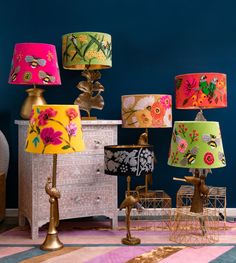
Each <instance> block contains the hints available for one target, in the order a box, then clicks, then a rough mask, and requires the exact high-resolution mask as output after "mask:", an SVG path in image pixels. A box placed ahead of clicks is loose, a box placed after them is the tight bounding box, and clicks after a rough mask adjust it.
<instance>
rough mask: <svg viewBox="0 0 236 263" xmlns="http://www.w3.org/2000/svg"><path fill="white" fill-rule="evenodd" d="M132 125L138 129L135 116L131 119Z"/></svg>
mask: <svg viewBox="0 0 236 263" xmlns="http://www.w3.org/2000/svg"><path fill="white" fill-rule="evenodd" d="M132 123H133V124H134V126H135V127H137V128H138V127H139V122H138V120H137V118H136V117H135V116H133V117H132Z"/></svg>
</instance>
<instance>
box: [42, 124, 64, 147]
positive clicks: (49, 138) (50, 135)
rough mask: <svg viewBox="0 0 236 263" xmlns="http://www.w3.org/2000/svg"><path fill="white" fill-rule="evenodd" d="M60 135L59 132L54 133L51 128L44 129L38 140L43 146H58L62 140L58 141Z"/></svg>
mask: <svg viewBox="0 0 236 263" xmlns="http://www.w3.org/2000/svg"><path fill="white" fill-rule="evenodd" d="M61 135H62V132H61V131H56V132H54V129H53V128H44V129H42V131H41V133H40V138H41V139H42V141H43V143H44V144H45V145H49V144H52V145H58V144H61V143H62V140H61V139H60V136H61Z"/></svg>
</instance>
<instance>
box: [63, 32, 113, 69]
mask: <svg viewBox="0 0 236 263" xmlns="http://www.w3.org/2000/svg"><path fill="white" fill-rule="evenodd" d="M111 59H112V45H111V36H110V35H109V34H105V33H98V32H76V33H69V34H65V35H63V36H62V64H63V68H65V69H71V70H84V69H89V70H96V69H104V68H110V67H111V65H112V62H111Z"/></svg>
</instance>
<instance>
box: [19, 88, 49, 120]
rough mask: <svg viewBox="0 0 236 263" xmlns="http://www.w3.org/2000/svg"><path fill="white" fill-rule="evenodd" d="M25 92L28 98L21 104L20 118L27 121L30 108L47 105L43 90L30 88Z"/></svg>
mask: <svg viewBox="0 0 236 263" xmlns="http://www.w3.org/2000/svg"><path fill="white" fill-rule="evenodd" d="M26 92H27V93H28V97H27V98H26V99H25V101H24V102H23V104H22V107H21V111H20V116H21V117H22V118H23V119H26V120H29V118H30V115H31V111H32V106H33V105H34V104H35V105H44V104H47V103H46V101H45V99H44V97H43V95H42V93H43V92H44V90H43V89H38V88H31V89H27V90H26Z"/></svg>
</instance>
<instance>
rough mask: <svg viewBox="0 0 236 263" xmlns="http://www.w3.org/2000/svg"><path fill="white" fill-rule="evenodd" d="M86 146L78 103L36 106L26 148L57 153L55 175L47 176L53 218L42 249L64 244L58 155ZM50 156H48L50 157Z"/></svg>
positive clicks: (38, 151) (59, 246) (55, 156)
mask: <svg viewBox="0 0 236 263" xmlns="http://www.w3.org/2000/svg"><path fill="white" fill-rule="evenodd" d="M83 149H84V142H83V138H82V130H81V120H80V112H79V107H78V106H77V105H34V106H33V110H32V115H31V118H30V121H29V127H28V134H27V138H26V146H25V151H26V152H30V153H38V154H47V155H46V156H47V157H48V158H49V155H48V154H52V155H53V169H52V176H51V177H49V178H48V179H47V182H46V185H45V190H46V193H47V194H48V195H49V197H50V198H49V202H50V220H49V228H48V232H47V236H46V239H45V241H44V243H43V244H42V245H41V249H42V250H58V249H60V248H62V247H63V244H62V243H61V241H60V240H59V238H58V232H57V229H56V228H57V226H58V224H59V209H58V199H59V198H60V192H59V190H58V189H57V188H56V174H57V155H58V154H66V153H74V152H79V151H82V150H83ZM47 157H46V158H47Z"/></svg>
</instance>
